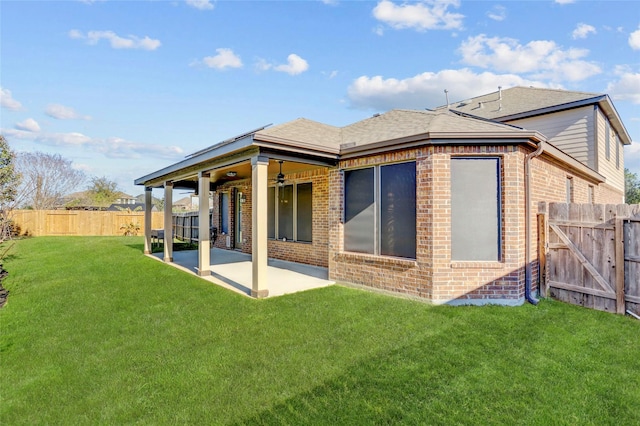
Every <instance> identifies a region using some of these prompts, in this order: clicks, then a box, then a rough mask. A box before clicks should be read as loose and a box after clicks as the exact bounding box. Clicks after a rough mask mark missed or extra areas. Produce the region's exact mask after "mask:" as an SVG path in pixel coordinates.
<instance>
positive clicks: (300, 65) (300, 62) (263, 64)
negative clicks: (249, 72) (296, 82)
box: [255, 53, 309, 75]
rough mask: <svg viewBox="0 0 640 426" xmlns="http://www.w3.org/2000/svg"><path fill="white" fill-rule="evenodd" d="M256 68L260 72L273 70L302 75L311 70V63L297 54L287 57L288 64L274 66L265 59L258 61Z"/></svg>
mask: <svg viewBox="0 0 640 426" xmlns="http://www.w3.org/2000/svg"><path fill="white" fill-rule="evenodd" d="M255 66H256V68H257V69H258V70H260V71H267V70H270V69H273V70H275V71H280V72H286V73H287V74H289V75H297V74H302V73H303V72H305V71H306V70H308V69H309V63H308V62H307V61H305V60H304V59H302V58H301V57H300V56H298V55H296V54H295V53H292V54H290V55H289V56H287V63H286V64H282V65H274V64H271V63H269V62H267V61H266V60H264V59H258V61H257V62H256V65H255Z"/></svg>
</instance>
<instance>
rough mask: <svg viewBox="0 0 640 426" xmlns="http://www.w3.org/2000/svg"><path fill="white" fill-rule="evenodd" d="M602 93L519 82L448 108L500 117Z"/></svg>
mask: <svg viewBox="0 0 640 426" xmlns="http://www.w3.org/2000/svg"><path fill="white" fill-rule="evenodd" d="M501 94H502V96H501ZM603 96H604V95H603V94H599V93H588V92H574V91H568V90H556V89H539V88H534V87H521V86H518V87H512V88H510V89H505V90H502V91H496V92H493V93H489V94H486V95H482V96H477V97H475V98H472V99H467V100H463V101H460V102H454V103H452V104H450V105H449V108H450V109H451V110H454V111H459V112H463V113H466V114H472V115H475V116H477V117H482V118H489V119H500V118H502V117H509V116H512V115H517V114H523V113H528V112H533V111H538V110H544V109H545V108H552V107H560V106H562V105H568V104H571V103H575V102H580V101H586V100H589V99H598V98H600V97H603ZM500 98H502V99H500ZM440 109H446V106H442V107H440Z"/></svg>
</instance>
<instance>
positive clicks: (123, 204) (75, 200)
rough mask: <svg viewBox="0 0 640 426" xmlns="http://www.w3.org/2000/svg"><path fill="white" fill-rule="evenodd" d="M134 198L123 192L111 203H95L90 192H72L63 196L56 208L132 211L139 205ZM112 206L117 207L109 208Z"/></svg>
mask: <svg viewBox="0 0 640 426" xmlns="http://www.w3.org/2000/svg"><path fill="white" fill-rule="evenodd" d="M136 203H137V201H136V199H135V197H132V196H131V195H129V194H125V193H124V192H118V193H117V194H116V197H115V198H114V201H113V203H102V204H100V203H96V202H95V201H94V200H93V198H92V196H91V193H90V191H80V192H74V193H71V194H69V195H65V196H64V197H62V199H61V200H60V201H59V202H58V205H57V206H56V208H58V209H66V210H127V209H128V210H131V211H134V210H135V209H136V207H139V205H137V204H136ZM113 206H118V207H114V208H110V207H113Z"/></svg>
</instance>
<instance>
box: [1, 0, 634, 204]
mask: <svg viewBox="0 0 640 426" xmlns="http://www.w3.org/2000/svg"><path fill="white" fill-rule="evenodd" d="M0 37H1V41H0V49H1V51H0V53H1V62H0V86H1V91H0V94H1V97H0V101H1V106H2V108H1V109H0V114H1V117H0V128H1V129H2V130H1V131H2V134H4V135H5V137H6V138H7V140H8V141H9V144H10V146H11V147H12V149H14V150H15V151H17V152H21V151H41V152H47V153H59V154H61V155H62V156H64V157H66V158H68V159H70V160H72V161H73V164H74V167H76V168H79V169H82V170H84V171H85V172H86V173H87V174H88V175H90V176H106V177H108V178H109V179H111V180H114V181H116V182H117V183H118V185H119V187H120V189H121V190H123V191H125V192H127V193H130V194H131V195H137V194H139V193H141V192H142V188H141V187H135V186H134V185H133V180H134V179H135V178H137V177H140V176H143V175H145V174H147V173H150V172H152V171H155V170H157V169H159V168H161V167H164V166H166V165H168V164H171V163H173V162H175V161H179V160H180V159H182V158H184V156H185V155H188V154H190V153H192V152H194V151H197V150H199V149H201V148H204V147H206V146H209V145H212V144H214V143H216V142H219V141H221V140H224V139H227V138H229V137H232V136H235V135H237V134H239V133H244V132H246V131H248V130H251V129H254V128H256V127H260V126H263V125H266V124H270V123H273V124H279V123H283V122H286V121H289V120H293V119H295V118H298V117H306V118H309V119H312V120H316V121H320V122H324V123H327V124H332V125H336V126H342V125H346V124H349V123H352V122H355V121H358V120H361V119H363V118H366V117H369V116H371V115H372V114H373V113H376V112H383V111H386V110H389V109H392V108H419V109H423V108H433V107H436V106H440V105H442V104H444V103H445V96H444V89H447V90H448V91H449V97H450V99H451V101H456V100H463V99H466V98H469V97H472V96H476V95H481V94H484V93H489V92H493V91H496V90H497V88H498V86H502V87H503V88H508V87H512V86H515V85H531V86H537V87H553V88H564V89H568V90H580V91H586V92H595V93H608V94H609V95H610V96H611V97H612V99H613V101H614V104H615V106H616V108H617V110H618V113H619V114H620V116H621V117H622V120H623V121H624V123H625V125H626V127H627V130H628V131H629V133H630V134H631V137H632V139H633V140H634V143H633V144H632V145H631V146H630V147H627V148H625V157H626V158H625V164H626V167H628V168H630V169H631V170H632V171H634V172H636V173H639V174H640V7H638V3H637V2H634V1H570V0H556V1H552V0H549V1H458V0H426V1H418V2H399V1H390V0H383V1H378V2H375V1H374V2H369V1H339V0H337V1H283V2H277V1H207V0H186V1H182V0H181V1H178V0H176V1H153V0H149V1H117V0H106V1H99V0H95V1H89V0H86V1H72V0H69V1H29V0H21V1H7V0H0Z"/></svg>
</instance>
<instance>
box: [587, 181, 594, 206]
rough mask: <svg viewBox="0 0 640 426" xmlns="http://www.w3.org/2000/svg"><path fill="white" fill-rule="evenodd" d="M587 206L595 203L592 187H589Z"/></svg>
mask: <svg viewBox="0 0 640 426" xmlns="http://www.w3.org/2000/svg"><path fill="white" fill-rule="evenodd" d="M588 197H589V200H588V201H589V204H593V203H594V202H595V201H594V200H595V188H594V187H593V185H589V195H588Z"/></svg>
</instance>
